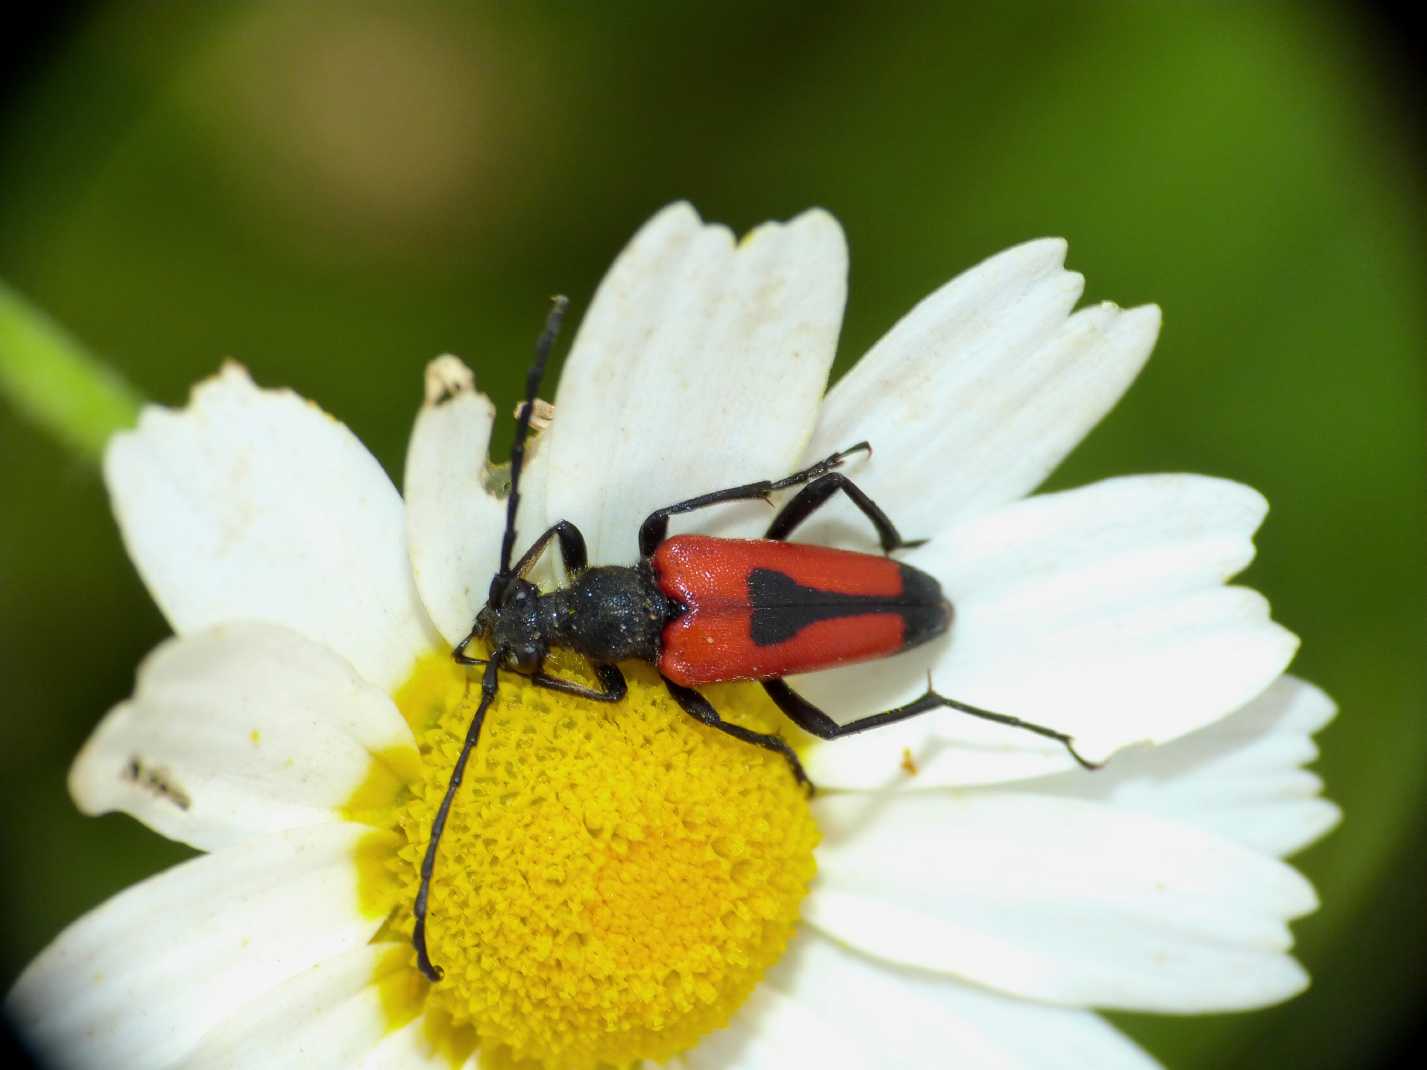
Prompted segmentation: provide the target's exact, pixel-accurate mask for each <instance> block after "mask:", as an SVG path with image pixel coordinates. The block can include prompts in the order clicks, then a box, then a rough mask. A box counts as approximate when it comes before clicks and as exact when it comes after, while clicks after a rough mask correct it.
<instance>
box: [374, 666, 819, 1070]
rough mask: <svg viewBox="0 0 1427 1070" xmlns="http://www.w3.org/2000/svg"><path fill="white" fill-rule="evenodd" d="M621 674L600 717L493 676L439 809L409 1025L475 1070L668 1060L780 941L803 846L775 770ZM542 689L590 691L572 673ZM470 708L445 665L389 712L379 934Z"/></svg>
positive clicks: (422, 843)
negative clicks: (442, 817)
mask: <svg viewBox="0 0 1427 1070" xmlns="http://www.w3.org/2000/svg"><path fill="white" fill-rule="evenodd" d="M624 669H625V673H626V675H627V676H628V677H629V694H628V695H627V696H626V697H625V698H624V700H622V701H620V702H617V703H610V704H604V703H596V702H592V701H589V700H586V699H579V698H574V697H571V696H567V695H561V694H558V693H556V692H552V691H547V690H542V689H538V688H535V687H533V686H531V685H530V684H529V683H528V682H527V681H525V680H521V679H519V678H518V677H515V676H514V675H512V674H503V675H502V679H501V688H500V694H499V696H498V698H497V700H496V702H495V704H494V705H493V706H492V708H491V710H490V713H489V714H488V715H487V717H486V721H485V726H484V729H483V731H482V734H481V738H480V744H479V747H478V749H477V751H476V753H475V754H474V755H473V757H472V758H471V762H470V765H469V766H468V768H467V771H466V777H465V783H464V784H463V786H462V787H461V790H460V792H459V794H458V795H457V798H456V801H455V804H454V805H453V807H452V810H451V815H450V819H449V821H448V823H447V825H446V831H445V835H444V836H443V838H442V840H441V845H440V853H439V855H438V858H437V862H436V872H435V879H434V881H433V883H432V888H431V897H430V919H429V921H428V926H427V934H428V944H429V947H430V952H431V958H432V961H433V962H435V963H437V964H438V965H440V966H441V967H442V968H443V969H444V970H445V977H444V979H443V980H442V981H440V982H439V983H437V984H434V985H433V986H431V989H430V992H429V995H428V997H427V1000H426V1012H427V1014H428V1018H429V1016H431V1015H432V1014H436V1015H439V1016H442V1017H445V1018H448V1019H449V1021H450V1023H451V1024H454V1025H456V1026H458V1027H466V1028H468V1029H469V1030H472V1031H473V1032H474V1036H475V1041H476V1043H477V1044H479V1045H480V1047H481V1050H482V1065H494V1066H500V1065H502V1064H504V1065H510V1066H515V1065H534V1066H538V1067H543V1068H547V1070H557V1068H558V1070H587V1068H588V1070H592V1068H594V1067H597V1066H601V1065H606V1064H612V1065H616V1066H623V1065H628V1064H629V1063H631V1062H633V1061H635V1060H638V1059H664V1058H667V1057H669V1056H671V1055H673V1054H675V1053H677V1052H679V1051H682V1050H684V1049H687V1048H689V1047H691V1046H692V1045H694V1044H695V1043H696V1042H697V1041H698V1040H699V1039H700V1038H701V1037H703V1036H705V1035H707V1034H708V1033H710V1032H711V1031H713V1030H715V1029H718V1028H720V1027H721V1026H723V1025H725V1024H726V1023H727V1022H728V1020H729V1018H730V1017H731V1016H732V1014H733V1012H734V1011H735V1010H736V1009H737V1008H738V1006H739V1005H740V1004H741V1003H742V1002H743V1000H744V999H745V998H746V997H747V996H748V995H749V993H750V992H751V991H752V990H753V988H754V986H755V985H756V984H757V983H758V981H759V979H760V978H761V977H762V975H763V973H764V971H765V970H766V969H767V968H768V967H769V966H771V965H772V964H773V963H774V962H776V961H777V959H778V958H779V956H780V955H781V954H782V952H783V950H784V948H785V947H786V945H787V943H788V940H789V938H790V937H791V936H792V934H793V931H794V928H795V926H796V924H797V921H798V914H799V907H800V905H801V902H802V899H803V896H804V894H805V893H806V892H807V889H808V885H809V882H810V881H811V880H812V877H813V873H814V870H815V865H814V862H813V848H814V846H815V845H816V843H817V839H818V832H817V827H816V825H815V824H814V822H813V819H812V815H811V812H810V810H809V807H808V804H807V801H806V799H805V797H804V794H803V791H802V790H801V789H800V788H799V787H798V786H797V785H796V784H795V782H794V779H793V776H792V774H791V772H790V771H789V769H788V766H787V763H786V762H785V761H784V760H783V759H782V758H781V757H780V756H778V755H776V754H772V753H770V752H767V751H764V750H761V749H758V748H756V747H752V746H750V745H748V744H746V743H741V742H739V741H737V740H734V739H731V738H729V737H728V736H726V735H724V734H723V733H720V732H718V731H716V730H714V729H711V728H708V727H705V726H703V725H699V724H696V723H695V722H694V721H693V720H692V719H691V718H689V717H688V716H687V715H686V714H685V713H684V712H683V711H682V710H681V709H680V708H679V707H678V706H677V705H675V704H674V702H673V701H672V699H670V697H669V695H668V693H667V691H666V690H665V689H664V687H663V685H662V683H660V681H659V678H658V677H657V676H656V675H655V674H654V673H653V672H652V671H651V670H649V669H648V668H647V667H645V666H626V667H624ZM547 671H550V672H553V673H555V674H557V675H560V676H564V677H566V678H568V679H577V680H580V681H582V682H585V683H587V684H590V685H593V683H594V681H593V680H592V679H590V678H589V677H588V675H587V674H585V673H584V671H583V668H582V666H581V665H580V664H579V663H578V662H576V661H575V660H574V659H567V658H563V657H559V658H556V659H552V661H551V662H550V663H549V664H548V665H547ZM707 694H708V697H709V698H710V700H711V701H713V703H714V704H715V706H716V707H717V708H718V709H719V710H720V712H721V713H722V715H723V716H724V717H725V718H727V719H729V720H732V721H735V722H737V723H739V724H743V725H745V726H747V727H749V728H753V729H756V730H758V731H764V732H768V731H783V732H785V734H791V732H790V730H789V726H788V724H787V721H786V720H784V719H783V718H782V717H781V715H780V714H779V713H778V711H777V710H776V709H775V708H774V707H773V706H772V704H771V703H770V702H769V701H768V700H767V698H766V696H764V694H763V692H762V690H761V689H759V688H756V687H754V686H749V685H722V686H719V687H715V688H709V689H708V690H707ZM478 696H479V687H478V682H477V681H476V680H474V679H471V680H470V681H469V682H468V678H467V676H466V674H465V673H464V672H463V671H461V670H460V669H459V668H457V667H456V666H454V665H453V664H452V663H451V661H450V659H449V657H447V656H445V655H433V656H432V657H429V658H427V659H424V660H423V661H422V662H421V663H420V664H419V665H418V666H417V669H416V671H415V673H414V674H413V676H412V678H411V679H410V680H409V681H408V682H407V684H406V685H405V686H403V688H402V689H401V690H400V691H399V692H398V694H397V696H396V698H397V703H398V705H399V706H401V707H402V710H403V713H405V714H406V716H407V717H408V719H409V720H410V721H411V722H412V723H413V726H414V727H416V728H417V737H418V741H419V743H420V745H421V750H422V756H423V769H422V774H421V779H420V780H419V782H417V783H416V784H414V785H412V790H411V795H410V798H409V801H407V802H406V803H405V805H404V806H402V807H401V808H400V810H399V811H398V813H397V826H398V828H399V830H400V831H401V832H402V833H404V835H405V840H406V843H405V846H403V848H402V849H401V851H400V853H399V861H398V865H399V867H400V873H399V879H400V880H401V881H402V883H403V887H404V893H403V901H404V902H405V903H406V904H408V907H407V908H406V909H407V914H405V915H400V916H396V917H394V919H393V920H394V927H395V928H396V929H397V930H398V931H401V932H405V933H408V934H409V932H410V919H409V903H410V902H411V900H412V899H413V898H414V896H415V894H416V890H417V886H418V883H419V876H418V868H419V866H420V863H421V857H422V854H423V852H424V851H425V848H426V842H427V838H428V836H429V835H430V829H431V821H432V817H433V816H434V814H435V812H436V808H437V806H438V805H439V804H440V801H441V797H442V794H443V793H444V792H445V790H446V784H447V781H448V778H449V776H450V773H451V768H452V766H453V764H454V763H455V760H456V755H457V752H458V751H459V749H460V745H461V741H462V740H463V739H464V738H465V734H466V729H467V726H468V724H469V721H470V717H471V713H472V711H473V709H474V707H475V702H476V699H477V697H478ZM412 961H413V962H414V956H413V958H412Z"/></svg>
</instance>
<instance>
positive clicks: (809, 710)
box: [763, 680, 1100, 769]
mask: <svg viewBox="0 0 1427 1070" xmlns="http://www.w3.org/2000/svg"><path fill="white" fill-rule="evenodd" d="M763 689H764V690H765V691H767V692H768V697H769V698H771V699H772V700H773V701H774V703H776V704H777V706H778V708H779V709H780V710H782V711H783V712H784V713H786V714H787V715H788V719H789V720H791V721H792V722H793V723H794V724H796V725H797V726H798V727H799V728H801V729H802V730H803V731H805V732H810V733H812V734H813V735H815V736H817V737H818V738H819V739H841V738H842V737H843V736H851V735H855V734H856V733H858V732H866V731H867V730H868V729H871V728H880V727H882V726H883V725H888V724H896V723H897V722H898V721H905V720H907V718H909V717H916V716H917V715H918V714H923V713H927V712H928V711H930V710H936V709H951V710H956V711H957V712H959V713H966V714H970V715H971V716H972V717H979V718H980V719H981V720H983V721H992V722H994V723H996V724H1000V725H1005V726H1006V727H1008V728H1019V729H1021V730H1023V731H1026V732H1032V733H1034V734H1035V735H1038V736H1043V737H1044V738H1046V739H1053V740H1055V741H1056V742H1057V743H1059V744H1061V746H1063V747H1064V748H1065V749H1066V750H1067V751H1069V752H1070V756H1071V757H1072V758H1074V759H1075V761H1076V763H1077V764H1079V765H1080V766H1081V767H1082V768H1084V769H1099V768H1100V765H1099V763H1096V762H1092V761H1089V760H1088V759H1086V758H1083V757H1081V756H1080V752H1079V751H1077V750H1076V749H1075V741H1074V740H1072V739H1071V737H1070V736H1068V735H1066V734H1065V733H1064V732H1057V731H1056V730H1055V729H1053V728H1047V727H1046V726H1045V725H1040V724H1033V723H1032V722H1030V721H1023V720H1021V718H1019V717H1012V716H1010V715H1009V714H1005V713H993V712H991V711H990V710H983V709H980V708H979V707H976V706H968V705H967V704H966V703H964V702H958V701H956V699H953V698H947V697H946V696H945V695H939V694H937V692H936V691H934V690H933V689H932V686H931V681H930V680H928V681H927V690H926V694H924V695H922V696H921V697H920V698H917V699H913V700H912V701H911V702H908V703H907V704H906V705H905V706H898V707H896V708H895V709H891V710H886V711H884V712H882V713H873V714H869V715H868V716H866V717H859V718H858V719H857V720H855V721H849V722H848V723H847V724H838V723H837V722H836V721H834V720H833V719H832V718H831V717H829V716H828V715H827V714H826V713H824V712H823V711H822V710H820V709H818V708H817V707H816V706H814V705H813V704H812V703H811V702H809V701H808V700H807V699H805V698H803V696H802V695H800V694H798V693H797V692H796V691H794V690H793V689H792V688H791V687H789V686H788V685H787V683H786V682H785V681H783V680H764V681H763Z"/></svg>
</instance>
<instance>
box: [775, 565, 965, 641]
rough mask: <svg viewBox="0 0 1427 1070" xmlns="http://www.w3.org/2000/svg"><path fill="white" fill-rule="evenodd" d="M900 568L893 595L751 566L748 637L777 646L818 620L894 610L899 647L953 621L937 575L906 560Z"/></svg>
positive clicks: (927, 636)
mask: <svg viewBox="0 0 1427 1070" xmlns="http://www.w3.org/2000/svg"><path fill="white" fill-rule="evenodd" d="M898 569H899V570H900V572H901V574H902V590H901V593H900V594H895V595H869V594H847V593H845V592H843V591H825V590H822V589H821V588H818V587H808V586H805V585H803V584H801V583H799V582H798V581H797V580H795V579H793V578H792V577H791V576H789V575H788V574H787V573H785V572H779V571H778V570H777V569H771V568H755V569H752V570H751V571H750V572H749V573H748V604H749V606H750V607H751V608H752V611H753V612H752V614H751V620H750V621H749V637H750V638H751V639H752V640H753V643H754V645H755V646H777V645H778V644H779V643H786V642H788V641H789V640H790V639H792V638H793V637H794V636H796V635H797V634H798V633H799V632H800V631H802V630H803V629H804V628H806V627H807V626H808V625H810V624H816V623H817V622H818V621H823V620H836V619H837V618H839V617H861V616H868V615H871V614H880V613H895V614H896V615H897V616H899V617H901V618H902V624H903V634H902V647H903V649H906V648H908V647H913V646H918V645H919V644H921V643H924V642H926V641H927V640H928V639H931V638H933V637H934V636H938V635H940V634H941V633H942V632H944V631H946V629H947V627H948V625H949V624H950V623H951V606H950V604H949V603H948V602H947V601H946V599H945V598H944V597H943V596H942V593H941V588H940V587H939V586H938V585H937V582H936V580H934V579H932V578H931V577H930V576H928V575H926V573H923V572H918V571H917V570H916V569H914V568H908V567H907V566H905V565H899V566H898Z"/></svg>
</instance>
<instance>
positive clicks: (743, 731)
mask: <svg viewBox="0 0 1427 1070" xmlns="http://www.w3.org/2000/svg"><path fill="white" fill-rule="evenodd" d="M663 679H664V686H665V687H667V688H668V689H669V694H671V695H673V696H674V701H675V702H677V703H678V704H679V705H680V706H682V707H683V709H684V712H685V713H687V714H688V715H689V716H690V717H692V718H693V719H694V720H696V721H698V722H699V723H700V724H706V725H708V726H709V727H710V728H717V729H718V730H719V731H720V732H722V733H724V734H725V735H729V736H732V737H733V738H734V739H737V740H742V741H743V742H744V743H752V744H753V745H754V746H755V747H762V748H763V749H764V750H771V751H774V752H775V753H777V754H781V755H782V756H783V757H784V759H785V760H786V761H787V763H788V767H789V768H790V769H792V771H793V776H794V778H795V779H796V780H797V781H798V783H799V784H801V785H802V786H803V787H804V788H806V789H807V792H808V795H809V796H811V795H813V793H814V791H815V790H816V789H815V788H814V787H813V782H812V781H811V780H809V779H808V774H807V773H805V772H803V763H802V762H800V761H798V756H797V754H795V753H794V752H793V748H792V747H790V746H788V744H787V741H786V740H784V739H783V737H782V736H775V735H774V734H773V733H771V732H755V731H753V730H752V729H751V728H744V727H743V726H742V725H738V724H732V723H731V722H729V721H725V720H724V719H723V718H722V717H720V716H719V715H718V710H716V709H714V708H713V704H712V703H710V702H709V700H708V699H706V698H704V696H703V695H701V694H699V693H698V692H697V691H695V690H694V689H693V688H690V687H684V686H682V685H680V684H676V683H674V681H673V680H670V679H669V678H668V677H667V676H666V677H664V678H663Z"/></svg>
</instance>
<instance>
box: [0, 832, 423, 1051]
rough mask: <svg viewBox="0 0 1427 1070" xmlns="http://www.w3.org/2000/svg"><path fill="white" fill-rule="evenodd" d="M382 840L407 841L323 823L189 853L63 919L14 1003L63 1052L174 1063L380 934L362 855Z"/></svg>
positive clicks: (23, 1021) (42, 1040)
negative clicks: (239, 1015)
mask: <svg viewBox="0 0 1427 1070" xmlns="http://www.w3.org/2000/svg"><path fill="white" fill-rule="evenodd" d="M378 848H379V849H380V850H382V851H394V850H395V843H394V841H393V840H392V838H391V837H390V836H387V835H386V834H382V833H377V832H373V830H371V829H369V828H365V827H363V826H358V825H345V826H342V825H338V826H333V825H319V826H314V827H310V828H304V829H294V830H291V831H288V832H283V833H279V834H277V835H275V836H265V837H261V838H259V839H256V840H252V841H250V842H249V843H246V844H244V845H243V846H241V847H234V848H231V849H229V850H226V851H220V852H218V853H216V854H211V855H205V856H203V857H202V858H196V859H194V860H193V861H191V862H185V863H183V864H182V865H179V866H176V867H174V868H173V869H171V870H168V871H167V872H165V873H161V874H159V875H158V876H156V877H151V878H150V879H148V880H146V881H144V882H143V883H141V884H137V885H135V886H134V887H132V888H130V889H128V890H127V891H125V892H123V893H121V894H120V895H117V896H115V897H114V898H113V899H111V900H109V901H108V902H107V903H105V904H103V905H102V906H100V907H98V908H97V909H96V910H94V911H92V912H91V913H89V914H86V915H85V916H84V917H83V918H81V919H80V920H79V921H77V922H75V923H74V924H73V925H71V926H70V927H69V928H68V929H66V930H65V931H64V932H62V933H61V934H60V935H59V937H58V938H57V939H56V940H55V941H54V943H52V944H50V946H49V947H48V948H46V949H45V950H44V951H43V952H42V953H41V954H40V956H39V957H38V958H37V959H35V961H34V962H32V963H31V964H30V965H29V967H28V968H27V969H26V970H25V972H24V973H23V974H22V975H21V976H20V979H19V981H17V982H16V984H15V987H14V988H13V989H12V990H11V992H10V995H9V997H8V999H7V1001H6V1011H7V1013H8V1014H9V1015H10V1017H11V1020H12V1021H13V1022H14V1024H15V1026H16V1028H17V1029H18V1030H19V1032H20V1034H21V1035H22V1036H23V1037H25V1038H26V1039H27V1040H28V1041H29V1043H30V1044H31V1045H33V1046H34V1047H35V1048H36V1049H37V1050H38V1051H39V1052H40V1053H42V1054H44V1055H46V1056H47V1057H50V1058H52V1059H53V1060H54V1061H55V1062H56V1063H58V1064H59V1065H63V1066H67V1067H74V1068H78V1070H84V1068H87V1067H95V1068H109V1067H115V1066H145V1067H152V1068H154V1070H163V1068H165V1067H169V1066H172V1065H174V1064H175V1063H177V1062H178V1061H179V1060H181V1059H182V1058H183V1057H184V1056H186V1055H187V1054H188V1053H189V1052H191V1051H192V1050H193V1049H194V1047H195V1045H196V1044H197V1043H198V1041H199V1040H200V1039H201V1038H202V1037H203V1036H204V1034H206V1033H207V1032H208V1031H209V1030H210V1029H212V1028H213V1027H214V1026H216V1025H218V1024H219V1023H221V1022H223V1021H225V1020H226V1019H227V1018H229V1017H230V1016H231V1015H232V1014H233V1013H234V1011H236V1010H237V1009H238V1008H240V1007H242V1006H243V1005H244V1004H245V1003H247V1002H248V1001H249V1000H251V999H254V998H256V997H258V996H260V995H262V994H263V993H265V992H268V991H270V990H271V989H273V988H274V987H276V986H277V985H280V984H282V983H283V982H284V981H286V980H287V979H288V978H290V977H294V976H296V975H297V974H299V973H301V972H303V971H304V970H306V969H308V968H309V967H311V966H314V965H316V964H317V963H319V962H325V961H327V960H329V959H332V958H334V957H335V956H338V955H341V954H342V953H344V952H346V951H350V950H352V949H354V948H357V947H360V946H362V945H363V944H365V943H366V942H367V941H368V940H369V939H370V938H371V935H372V933H373V932H375V931H376V929H377V927H378V925H380V924H381V916H380V914H378V915H377V916H373V909H372V907H371V906H370V905H365V906H364V904H363V903H362V902H361V898H362V897H361V894H360V892H359V887H358V865H357V858H358V856H359V854H360V853H363V852H367V851H376V850H378ZM370 864H371V865H374V866H379V865H380V863H378V862H375V861H373V862H371V863H370ZM382 913H384V911H383V912H382Z"/></svg>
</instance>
